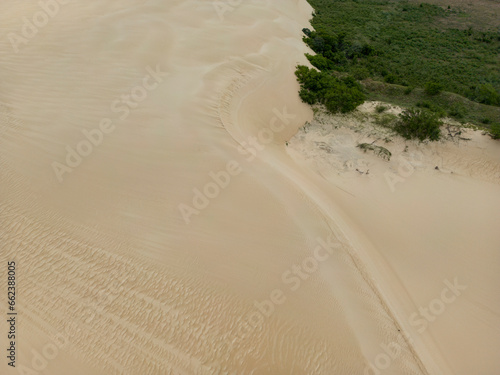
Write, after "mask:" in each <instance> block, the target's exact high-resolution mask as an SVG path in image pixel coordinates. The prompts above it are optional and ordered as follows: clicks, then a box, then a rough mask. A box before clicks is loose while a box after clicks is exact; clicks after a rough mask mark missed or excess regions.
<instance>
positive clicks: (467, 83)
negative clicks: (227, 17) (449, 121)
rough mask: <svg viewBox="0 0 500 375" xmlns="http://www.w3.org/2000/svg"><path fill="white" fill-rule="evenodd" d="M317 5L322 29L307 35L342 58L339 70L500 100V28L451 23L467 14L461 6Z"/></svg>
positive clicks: (352, 1) (347, 1)
mask: <svg viewBox="0 0 500 375" xmlns="http://www.w3.org/2000/svg"><path fill="white" fill-rule="evenodd" d="M309 2H310V4H311V5H312V6H313V7H314V9H315V10H316V12H315V15H314V18H313V19H312V21H311V23H312V26H313V27H314V29H315V30H316V32H311V33H310V35H309V36H307V35H306V37H305V38H304V40H305V42H306V43H307V44H308V45H309V46H310V47H311V49H312V50H313V51H314V52H316V53H317V54H320V55H323V56H324V57H326V58H328V59H330V60H332V61H334V62H335V63H336V67H335V70H337V71H341V72H349V73H351V74H354V73H355V72H356V73H359V71H360V69H362V70H363V71H365V72H366V71H368V74H369V77H371V78H373V79H375V80H378V81H384V82H387V83H395V84H399V85H402V86H414V87H425V85H426V83H428V82H432V83H433V84H436V85H440V86H441V87H442V89H443V90H445V91H449V92H454V93H457V94H460V95H462V96H465V97H467V98H469V99H470V100H474V101H479V102H480V103H484V104H490V105H500V103H499V102H498V93H499V92H500V67H499V65H500V64H499V62H498V51H499V49H500V33H499V31H498V30H493V29H492V30H489V31H488V30H486V31H479V30H474V29H473V28H468V29H466V30H460V29H457V28H454V27H451V26H450V25H449V24H448V23H447V21H448V20H449V19H452V18H453V17H454V16H455V15H456V13H457V12H459V10H458V9H455V7H451V9H446V7H439V6H437V5H431V4H426V3H420V4H418V3H413V2H408V1H395V0H363V1H359V0H309ZM331 47H335V48H334V49H332V48H331ZM358 79H359V78H358ZM495 94H496V95H495ZM481 100H483V101H481Z"/></svg>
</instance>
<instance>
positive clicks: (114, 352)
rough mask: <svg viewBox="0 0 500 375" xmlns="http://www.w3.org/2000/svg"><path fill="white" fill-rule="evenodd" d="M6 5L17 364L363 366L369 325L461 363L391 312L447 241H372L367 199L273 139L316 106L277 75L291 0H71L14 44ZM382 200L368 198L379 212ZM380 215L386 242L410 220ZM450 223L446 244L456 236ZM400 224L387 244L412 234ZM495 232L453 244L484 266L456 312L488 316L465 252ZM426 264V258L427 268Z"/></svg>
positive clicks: (4, 170) (141, 368) (6, 210)
mask: <svg viewBox="0 0 500 375" xmlns="http://www.w3.org/2000/svg"><path fill="white" fill-rule="evenodd" d="M1 7H2V8H3V9H2V12H0V14H1V15H0V18H1V23H2V25H3V31H4V37H3V38H2V39H1V40H0V51H1V52H2V56H3V57H2V61H1V63H0V81H1V82H2V84H1V88H0V90H1V91H0V103H1V104H0V110H1V120H0V126H1V133H2V134H1V139H0V142H1V147H0V164H1V169H0V178H1V185H0V199H1V201H0V214H1V221H2V224H3V225H2V227H1V233H0V235H1V236H0V241H1V243H0V245H1V249H2V252H1V257H2V263H4V260H7V259H15V260H16V262H17V264H18V280H19V289H20V293H19V297H18V303H17V308H18V311H19V332H20V336H19V341H18V354H19V355H18V365H20V366H24V368H26V369H27V368H29V369H31V370H32V371H36V372H37V373H44V374H51V375H52V374H55V375H58V374H67V373H68V372H69V371H71V372H72V373H76V374H115V373H116V374H122V373H123V374H256V375H257V374H273V375H276V374H363V373H365V372H366V373H370V372H374V373H376V371H378V369H376V368H375V369H372V370H370V372H367V368H368V367H367V366H370V364H374V363H375V359H376V358H379V360H380V361H382V359H381V358H382V357H381V356H380V354H381V353H382V354H383V349H382V347H381V344H384V343H391V342H397V343H398V345H399V348H400V349H399V350H398V351H397V355H394V358H391V359H390V363H389V364H388V365H387V368H386V369H383V373H384V374H427V373H430V374H434V373H436V374H437V373H440V372H439V371H443V372H446V371H448V373H452V372H450V371H451V370H450V368H451V369H456V365H453V363H452V361H453V360H454V358H452V357H450V355H451V354H450V353H454V352H453V351H452V350H451V349H450V346H445V344H443V342H442V341H441V342H440V341H439V340H438V339H436V340H435V341H433V340H431V339H425V338H423V339H418V338H416V339H415V340H410V339H408V338H407V336H411V337H413V335H414V330H415V327H412V326H411V325H409V324H408V320H407V316H406V314H407V312H408V311H409V310H408V309H410V306H411V303H421V302H420V301H421V300H425V301H427V299H426V297H427V294H426V293H428V294H429V295H428V297H429V298H431V297H433V296H434V294H433V293H432V292H433V291H434V290H436V288H438V286H439V283H440V282H441V281H442V280H443V279H445V278H446V277H454V276H456V275H458V274H457V272H458V271H457V272H454V271H455V269H453V268H451V269H450V270H449V272H441V273H440V271H443V269H442V264H443V262H444V260H443V262H441V261H440V260H442V259H444V258H445V257H444V256H442V257H441V256H440V257H439V258H438V261H437V262H435V263H434V262H433V260H434V259H435V257H437V255H436V254H435V253H434V252H433V251H432V248H431V247H428V248H427V249H426V253H425V254H424V255H422V256H423V257H424V258H425V259H426V260H427V262H426V263H425V264H420V265H411V264H408V266H407V267H405V266H403V265H402V264H401V263H402V261H399V260H398V259H397V258H396V260H394V261H393V263H391V262H390V261H388V260H387V258H388V257H390V256H391V255H395V253H396V250H395V249H396V248H395V247H394V246H395V245H394V246H393V243H392V242H391V241H392V240H388V239H387V238H388V237H390V235H389V234H387V236H386V235H382V234H380V233H378V232H377V233H378V234H377V235H376V234H373V233H372V232H371V231H370V230H369V229H368V227H369V223H368V222H358V220H360V219H359V218H360V217H364V216H363V215H364V208H359V210H358V211H356V210H354V209H353V210H349V207H347V205H349V204H351V203H350V202H349V201H346V202H345V199H344V197H341V196H340V195H336V194H337V193H336V192H335V191H333V190H332V187H331V184H330V182H329V181H327V180H328V179H321V178H319V177H317V175H316V174H315V172H313V171H310V170H309V169H308V168H307V167H305V166H304V165H302V163H301V162H300V157H297V158H296V160H299V162H297V161H296V160H295V159H294V158H291V157H290V156H289V155H288V153H287V151H286V146H285V144H284V143H285V141H286V140H288V139H290V138H291V137H292V136H293V135H294V134H295V133H296V132H297V129H298V128H299V127H300V126H302V125H303V124H304V123H305V122H306V121H308V120H311V118H312V111H311V110H310V109H309V108H308V107H307V106H305V105H304V104H302V103H300V100H299V98H298V96H297V89H298V86H297V83H296V82H295V78H294V75H293V72H294V67H295V65H296V64H297V63H305V61H306V60H305V57H304V56H303V53H304V52H305V51H306V49H305V46H304V44H303V43H302V41H301V31H300V30H301V29H302V28H303V27H308V19H309V18H310V15H311V9H310V7H309V6H308V5H307V3H306V2H305V1H293V0H288V1H284V0H282V1H273V2H267V1H257V0H255V1H248V2H243V3H241V4H240V5H237V6H232V8H231V9H228V8H225V11H224V13H223V14H221V11H220V10H219V13H218V12H217V11H216V9H215V8H214V4H213V3H212V2H206V1H169V2H167V3H166V2H164V1H147V2H144V3H139V2H137V1H131V0H129V1H123V0H120V1H110V0H108V1H101V2H99V3H84V2H81V1H72V2H68V3H67V4H61V5H60V6H59V9H58V10H57V11H54V15H53V16H51V17H50V19H48V22H47V24H46V25H45V26H40V27H38V32H37V33H36V35H35V34H33V35H32V37H30V38H25V39H26V43H24V42H23V43H20V42H19V43H17V44H16V46H17V48H18V52H17V53H16V51H15V50H14V48H13V46H12V43H11V41H10V40H9V39H12V36H11V37H9V36H8V34H9V33H16V34H18V35H19V36H22V35H23V34H22V27H23V22H24V21H23V17H27V18H28V19H33V17H34V16H35V15H36V14H37V12H39V11H40V8H39V6H38V5H35V4H33V3H32V2H31V1H19V2H16V3H15V4H14V3H9V4H2V5H1ZM123 95H125V96H123ZM263 129H264V130H263ZM99 134H100V135H99ZM259 134H260V136H259ZM252 137H258V138H257V139H260V140H261V142H262V139H265V140H267V139H269V143H267V144H258V145H255V143H254V140H253V138H252ZM262 137H264V138H262ZM271 139H272V140H271ZM87 141H88V142H87ZM90 142H93V144H92V143H90ZM71 150H76V152H80V156H75V155H74V152H75V151H71ZM54 163H56V164H54ZM54 168H56V170H55V169H54ZM70 170H71V171H70ZM62 171H64V172H62ZM417 179H418V177H416V178H415V181H416V180H417ZM215 180H217V181H218V184H219V187H217V186H218V185H215ZM409 183H411V182H409ZM417 183H418V182H415V184H417ZM420 183H421V184H422V185H425V181H421V182H420ZM471 184H473V182H471ZM214 186H215V187H214ZM353 186H354V184H353ZM467 186H470V190H471V191H473V190H474V187H473V186H472V185H467ZM495 186H498V185H495ZM442 188H443V189H445V185H443V186H442ZM465 189H467V188H465ZM491 189H492V190H493V192H494V191H497V190H495V189H497V187H492V188H491ZM198 191H200V192H204V193H203V194H206V195H208V196H209V197H206V196H205V198H202V197H200V194H199V193H198ZM354 194H355V193H354ZM383 199H387V200H388V201H391V203H390V204H391V205H394V207H399V208H401V206H398V205H397V203H396V201H394V200H393V199H394V196H388V197H385V198H383ZM471 199H472V198H471ZM474 199H475V198H474ZM477 199H480V198H477ZM483 199H487V196H486V195H484V196H483ZM365 201H367V200H365ZM365 201H363V202H365ZM495 202H497V201H494V200H493V201H492V205H495V204H496V203H495ZM353 204H359V203H353ZM188 206H189V207H191V211H189V210H190V209H189V208H188ZM467 207H469V206H464V210H466V209H467ZM474 207H475V206H474ZM491 207H493V206H491ZM377 209H378V207H375V208H373V209H370V208H368V209H367V215H368V216H367V217H369V216H370V215H372V217H374V218H373V220H374V221H376V223H375V224H374V225H375V227H377V226H382V225H383V223H384V221H383V220H379V219H378V217H377V218H375V216H376V214H377V212H378V211H377ZM395 209H396V208H395ZM479 210H480V209H479V208H478V212H479ZM355 211H356V212H355ZM186 212H190V213H191V215H190V214H187V213H186ZM193 212H195V213H193ZM465 212H467V211H465ZM496 212H498V211H496ZM183 213H184V214H183ZM358 214H359V215H358ZM183 215H184V216H183ZM457 216H458V215H457ZM447 218H448V217H447ZM492 219H494V217H492ZM387 220H394V219H391V217H390V216H389V219H387ZM457 220H459V218H457ZM391 223H392V224H394V225H396V226H398V228H397V229H394V233H398V235H397V237H396V238H398V239H400V240H401V241H402V240H403V239H404V238H405V236H404V234H405V233H411V230H412V228H413V226H414V223H405V222H404V221H403V220H400V221H397V220H396V222H395V223H393V222H391ZM488 223H489V224H488V225H489V227H488V228H492V224H491V222H490V221H488ZM446 228H449V229H450V230H452V226H446V227H445V229H446ZM483 229H484V230H486V228H483ZM481 233H483V232H481ZM484 233H486V232H484ZM411 236H412V235H411V234H410V238H411V240H410V242H411V241H413V237H411ZM463 236H465V237H466V238H467V239H468V241H469V244H471V243H472V241H473V240H474V239H477V237H480V236H476V235H475V234H474V235H473V234H471V235H470V237H467V233H466V232H463ZM490 236H491V237H489V240H488V241H489V242H485V243H487V244H489V245H488V246H490V245H491V246H494V245H495V241H496V237H494V235H493V234H491V233H490ZM391 238H392V237H391ZM441 238H442V237H441V236H437V237H436V238H433V237H429V238H428V239H427V240H428V241H429V242H430V243H432V244H435V243H439V241H441V240H440V239H441ZM446 238H448V237H446ZM480 238H482V237H480ZM376 240H379V242H377V241H376ZM434 240H435V241H436V242H433V241H434ZM384 241H389V242H384ZM394 241H396V240H394ZM447 241H448V242H446V241H445V242H444V244H443V246H444V248H445V252H448V253H452V252H453V246H452V245H453V243H454V242H453V241H458V239H457V238H456V237H450V239H449V240H447ZM449 241H452V242H449ZM480 241H482V240H480ZM387 243H390V244H391V247H390V249H391V250H390V251H389V252H387V253H385V252H383V251H382V248H383V247H384V246H385V245H386V244H387ZM411 243H413V242H411ZM462 243H463V245H464V246H465V242H462ZM413 244H414V245H412V246H411V247H404V246H403V249H402V250H401V251H402V252H403V253H404V252H406V251H408V252H410V253H411V254H414V253H417V252H418V249H417V248H419V246H418V242H417V243H413ZM496 245H498V241H497V242H496ZM370 246H373V248H372V247H370ZM467 248H468V247H467ZM481 248H483V247H481ZM463 249H465V248H463ZM491 249H492V248H491V247H487V248H486V247H485V248H484V251H485V253H486V256H487V257H491V258H484V259H483V258H480V259H479V256H478V255H477V254H469V253H467V252H465V250H462V251H461V252H460V255H459V256H457V257H455V258H454V259H455V262H456V263H453V264H455V265H457V267H458V265H459V264H461V265H463V266H464V267H465V266H466V265H470V263H474V262H475V261H476V263H474V266H473V267H472V271H470V272H472V273H473V275H478V274H479V275H480V278H479V281H477V283H478V284H477V285H478V289H473V283H472V282H471V283H470V287H469V289H467V293H470V294H467V295H468V296H469V297H466V298H463V299H461V300H460V301H467V302H462V303H468V305H467V306H466V307H464V308H465V309H469V310H468V312H465V313H464V312H463V310H460V311H459V312H457V313H456V314H458V315H456V318H454V319H457V322H458V321H462V320H463V319H465V318H467V317H470V316H471V314H472V316H474V317H475V318H476V319H477V320H481V321H483V322H484V321H485V320H484V319H490V320H487V323H486V324H490V326H491V327H492V330H494V329H497V327H498V303H497V302H498V300H495V298H494V297H491V293H492V290H493V289H492V288H493V284H494V283H493V281H495V276H494V275H491V274H488V273H487V272H484V273H481V272H480V271H481V270H482V269H483V264H484V263H489V267H491V268H490V269H498V268H497V267H496V266H495V263H494V262H495V259H496V260H498V256H497V255H494V254H496V253H494V254H492V250H491ZM419 254H420V253H419ZM495 256H496V258H495ZM464 259H468V260H469V261H466V260H464ZM478 259H479V260H478ZM488 259H490V262H488ZM464 263H467V264H464ZM428 264H431V265H432V266H433V267H434V268H433V269H434V273H433V274H431V276H432V277H431V276H428V277H422V276H421V273H422V272H424V270H423V269H424V268H425V269H427V268H426V267H428ZM388 266H392V267H394V268H397V267H398V266H401V268H399V269H397V270H396V271H394V274H389V273H384V267H388ZM2 272H4V270H2ZM464 272H465V271H464ZM467 272H469V271H467ZM399 273H403V274H404V275H406V278H404V277H402V276H401V275H400V274H399ZM412 273H414V274H412ZM450 275H451V276H450ZM467 275H468V274H467ZM458 276H461V275H458ZM468 276H469V275H468ZM478 277H479V276H478ZM487 282H489V283H490V284H487ZM426 283H429V284H428V285H427V286H429V285H431V284H432V286H433V287H434V289H432V288H428V287H426ZM438 289H439V288H438ZM439 291H440V289H439ZM464 294H465V293H464ZM474 298H479V299H478V300H475V299H474ZM263 301H267V302H263ZM485 301H486V302H488V303H491V304H490V305H488V304H486V305H484V303H485ZM422 303H423V302H422ZM457 304H458V302H457ZM454 306H455V305H454ZM457 306H458V305H457ZM1 308H2V315H4V314H3V311H4V310H3V309H5V305H4V304H3V303H2V304H1ZM457 309H459V307H457ZM483 309H485V310H483ZM486 309H487V310H488V313H486V312H485V311H486ZM461 311H462V312H461ZM487 314H490V315H487ZM443 320H444V319H443ZM434 327H436V328H433V329H436V330H438V329H439V330H441V331H440V332H436V333H435V334H436V335H441V336H445V335H447V334H448V333H450V332H451V331H452V330H455V328H451V323H447V324H445V323H442V324H441V325H440V326H437V325H435V326H434ZM481 327H483V326H481ZM429 332H431V331H430V330H429ZM432 332H433V333H434V331H432ZM453 332H455V331H453ZM464 332H469V333H470V332H472V331H471V330H469V331H467V330H466V329H464ZM441 336H440V337H441ZM405 337H406V338H405ZM415 337H418V336H415ZM475 337H476V339H477V340H479V339H480V338H481V336H480V334H479V336H475ZM464 340H465V339H464ZM496 340H497V341H498V336H496ZM461 342H463V341H461ZM449 343H450V345H451V344H457V345H458V340H450V341H449ZM54 345H56V346H55V347H57V350H55V351H54V350H52V351H51V350H50V349H54ZM433 345H434V346H433ZM435 346H437V347H439V350H440V352H439V353H436V352H434V351H433V350H434V347H435ZM48 348H50V349H48ZM483 354H484V362H482V363H486V364H485V366H493V365H494V362H493V359H492V358H490V356H489V353H488V352H483ZM380 361H379V362H380ZM478 361H479V360H478ZM380 363H382V362H380ZM380 363H379V364H380ZM469 363H473V362H469ZM1 366H2V371H3V369H4V368H6V371H7V373H16V371H15V370H12V369H9V368H7V366H5V364H4V363H1ZM384 366H385V365H384ZM379 367H380V366H379ZM485 368H492V367H485ZM26 371H27V370H26ZM27 373H29V372H27ZM453 373H460V372H457V371H454V372H453Z"/></svg>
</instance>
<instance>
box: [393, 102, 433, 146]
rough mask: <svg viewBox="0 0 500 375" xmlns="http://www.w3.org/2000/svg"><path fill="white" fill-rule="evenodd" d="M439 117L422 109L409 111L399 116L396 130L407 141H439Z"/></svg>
mask: <svg viewBox="0 0 500 375" xmlns="http://www.w3.org/2000/svg"><path fill="white" fill-rule="evenodd" d="M441 125H442V122H441V121H440V120H439V117H438V116H437V115H436V114H434V113H432V112H429V111H425V110H421V109H407V110H405V111H404V112H403V113H401V114H400V115H399V120H398V121H397V123H396V125H395V127H394V130H395V131H396V132H397V133H398V134H400V135H401V136H403V137H404V138H406V139H415V138H416V139H419V140H420V141H424V140H426V139H429V140H431V141H437V140H438V139H439V137H440V136H441V129H440V127H441Z"/></svg>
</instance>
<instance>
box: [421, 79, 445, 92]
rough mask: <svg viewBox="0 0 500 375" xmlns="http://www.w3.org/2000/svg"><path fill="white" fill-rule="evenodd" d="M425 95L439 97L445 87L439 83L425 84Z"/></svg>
mask: <svg viewBox="0 0 500 375" xmlns="http://www.w3.org/2000/svg"><path fill="white" fill-rule="evenodd" d="M424 90H425V93H426V94H427V95H437V94H439V93H441V91H443V85H441V84H440V83H437V82H432V81H431V82H427V83H426V84H425V88H424Z"/></svg>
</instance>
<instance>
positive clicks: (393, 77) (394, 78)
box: [384, 74, 398, 84]
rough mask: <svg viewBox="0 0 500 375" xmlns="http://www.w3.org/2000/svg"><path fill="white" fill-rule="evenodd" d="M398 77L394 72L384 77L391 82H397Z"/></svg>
mask: <svg viewBox="0 0 500 375" xmlns="http://www.w3.org/2000/svg"><path fill="white" fill-rule="evenodd" d="M397 79H398V77H396V76H395V75H394V74H388V75H386V76H385V77H384V81H385V82H387V83H391V84H393V83H396V80H397Z"/></svg>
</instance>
